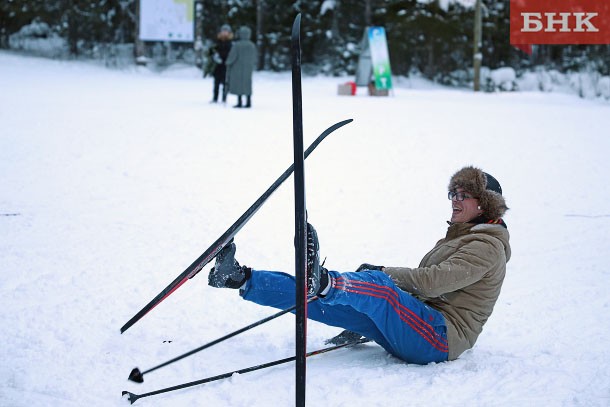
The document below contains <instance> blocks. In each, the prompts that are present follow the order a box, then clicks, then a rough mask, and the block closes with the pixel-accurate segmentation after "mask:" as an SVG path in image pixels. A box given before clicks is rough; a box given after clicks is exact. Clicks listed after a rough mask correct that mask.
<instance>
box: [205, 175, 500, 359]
mask: <svg viewBox="0 0 610 407" xmlns="http://www.w3.org/2000/svg"><path fill="white" fill-rule="evenodd" d="M448 198H449V200H450V202H451V220H450V221H449V222H448V223H449V227H448V229H447V233H446V235H445V237H444V238H442V239H441V240H439V241H438V242H437V243H436V245H435V246H434V247H433V248H432V250H430V252H428V253H427V254H426V255H425V256H424V258H423V259H422V260H421V262H420V264H419V265H418V266H417V267H403V266H396V267H386V266H375V265H371V264H368V263H364V264H362V265H361V266H360V267H359V268H358V269H357V270H356V272H342V273H340V272H337V271H332V270H330V271H329V270H326V269H325V268H324V267H322V266H320V265H319V242H318V239H317V233H316V232H315V229H314V228H313V227H312V226H311V225H309V224H308V230H307V232H308V252H307V255H308V256H307V257H308V258H307V282H308V290H309V291H308V293H309V294H310V295H311V296H317V297H318V299H317V300H315V301H313V302H311V303H310V304H309V305H308V318H311V319H314V320H316V321H320V322H322V323H325V324H328V325H332V326H337V327H341V328H344V329H346V331H345V332H343V333H342V334H340V335H338V336H337V337H336V338H335V339H336V341H341V340H343V339H345V338H348V340H349V341H353V340H354V339H358V338H360V339H361V338H362V337H366V338H369V339H372V340H373V341H375V342H376V343H378V344H379V345H380V346H382V347H383V348H384V349H385V350H386V351H388V352H389V353H391V354H392V355H394V356H396V357H398V358H400V359H402V360H404V361H406V362H409V363H416V364H427V363H431V362H444V361H448V360H454V359H457V358H458V357H459V356H460V355H461V354H462V353H463V352H464V351H466V350H468V349H471V348H472V347H473V346H474V344H475V342H476V340H477V338H478V337H479V335H480V334H481V332H482V330H483V326H484V325H485V323H486V322H487V320H488V318H489V317H490V316H491V314H492V311H493V308H494V305H495V304H496V301H497V300H498V297H499V295H500V290H501V288H502V282H503V281H504V276H505V274H506V263H507V262H508V261H509V259H510V256H511V249H510V244H509V233H508V228H507V226H506V223H505V222H504V221H503V219H502V216H504V214H505V212H506V210H507V209H508V207H507V206H506V203H505V200H504V196H503V195H502V187H501V186H500V183H499V182H498V181H497V180H496V179H495V178H494V177H493V176H491V175H490V174H487V173H485V172H483V171H482V170H480V169H478V168H475V167H472V166H468V167H464V168H462V169H460V170H459V171H457V172H456V173H455V174H454V175H453V176H452V177H451V179H450V182H449V187H448ZM208 284H209V285H211V286H213V287H228V288H239V289H240V290H239V292H240V295H241V296H242V298H243V299H245V300H248V301H252V302H255V303H257V304H260V305H266V306H271V307H275V308H280V309H286V308H289V307H291V306H293V305H294V301H295V285H296V284H295V279H294V276H292V275H290V274H287V273H282V272H273V271H265V270H253V269H251V268H249V267H246V266H240V265H239V263H238V262H237V261H236V260H235V244H231V245H229V246H226V247H225V248H224V249H223V250H222V251H221V252H220V254H219V255H218V256H217V258H216V265H215V267H214V268H213V269H212V270H211V271H210V274H209V276H208ZM333 343H337V342H333Z"/></svg>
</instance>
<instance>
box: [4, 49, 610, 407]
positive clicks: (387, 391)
mask: <svg viewBox="0 0 610 407" xmlns="http://www.w3.org/2000/svg"><path fill="white" fill-rule="evenodd" d="M349 79H351V78H339V79H337V78H304V80H303V94H304V100H303V110H304V133H305V143H306V144H309V142H311V141H312V140H313V139H314V138H315V137H316V136H317V135H318V134H319V133H320V132H321V131H322V130H324V129H325V128H326V127H328V126H330V125H331V124H333V123H335V122H337V121H339V120H342V119H347V118H353V119H354V122H353V123H352V124H349V125H348V126H346V127H344V128H342V129H340V130H338V131H337V132H335V133H334V134H333V135H332V136H330V137H329V138H328V139H327V140H325V141H324V143H323V144H321V145H320V146H319V147H318V149H317V150H316V151H315V153H314V154H313V155H312V156H311V157H310V158H309V159H308V160H307V164H306V171H307V174H306V181H307V204H308V211H309V219H310V221H311V222H312V223H313V224H314V225H315V226H316V228H317V230H318V233H319V235H320V241H321V246H322V256H323V257H327V261H326V266H327V267H329V268H331V269H336V270H345V271H347V270H353V269H355V268H356V267H357V266H358V265H359V264H360V263H362V262H369V263H374V264H383V265H406V266H412V265H416V264H418V263H419V260H420V258H421V257H422V256H423V255H424V254H425V253H426V252H427V250H428V249H429V248H431V247H432V246H433V244H434V243H435V242H436V241H437V240H438V239H439V238H441V237H442V236H443V235H444V232H445V229H446V226H447V225H446V223H445V221H446V220H447V219H448V218H449V216H450V208H451V207H450V202H449V201H448V200H447V198H446V186H447V183H448V180H449V177H450V175H451V174H452V173H453V172H454V171H456V170H457V169H459V168H461V167H462V166H463V165H466V164H474V165H477V166H480V167H481V168H483V169H484V170H485V171H488V172H490V173H491V174H493V175H494V176H495V177H496V178H498V180H499V181H500V182H501V184H502V187H503V189H504V191H505V196H506V199H507V202H508V205H509V206H510V207H511V210H510V211H509V212H508V214H507V216H506V218H505V220H506V222H507V223H508V227H509V230H510V232H511V238H512V240H511V244H512V249H513V257H512V260H511V261H510V263H509V264H508V272H507V277H506V280H505V283H504V287H503V291H502V295H501V296H500V299H499V301H498V303H497V305H496V309H495V312H494V314H493V315H492V317H491V319H490V321H489V322H488V324H487V325H486V326H485V329H484V331H483V334H482V335H481V336H480V338H479V341H478V343H477V344H476V346H475V347H474V349H473V350H472V351H468V352H466V353H465V354H464V355H462V357H461V358H460V359H458V360H457V361H454V362H449V363H442V364H436V365H428V366H415V365H408V364H405V363H403V362H401V361H400V360H397V359H395V358H393V357H391V356H388V354H387V353H386V352H384V351H383V349H381V348H380V347H379V346H377V345H374V344H367V345H361V346H358V347H356V348H351V349H344V350H339V351H336V352H333V353H329V354H325V355H320V356H316V357H313V358H311V359H309V361H308V384H307V390H308V393H307V400H308V405H312V406H313V405H328V406H365V405H366V406H410V405H429V406H458V405H460V406H462V405H475V406H539V405H545V406H608V405H610V373H609V372H608V368H607V367H608V364H609V362H610V352H608V345H609V342H608V334H609V328H610V318H609V317H608V313H609V312H610V291H609V288H608V287H609V283H610V271H609V269H608V257H609V255H610V247H609V243H608V242H610V193H609V192H608V176H609V175H610V160H608V153H609V152H610V137H609V129H610V105H609V104H608V103H607V102H600V101H588V100H583V99H579V98H577V97H575V96H568V95H561V94H545V93H538V92H536V93H495V94H484V93H481V94H474V93H473V92H470V91H461V90H459V91H458V90H447V89H443V88H439V87H433V86H428V85H426V84H422V83H417V82H413V81H407V80H398V81H397V85H398V86H397V89H396V90H395V92H394V95H393V96H392V97H387V98H384V97H377V98H373V97H368V96H366V95H364V94H362V95H358V96H356V97H345V96H337V92H336V91H337V85H338V84H340V83H342V82H344V81H346V80H349ZM254 83H255V84H254V97H253V103H254V108H253V109H251V110H237V109H232V108H231V107H230V105H231V104H233V103H234V102H235V98H234V96H230V97H229V102H230V104H229V106H227V107H223V106H222V105H213V104H209V103H208V101H209V100H210V98H211V87H212V82H211V79H209V78H206V79H202V78H201V77H200V74H199V72H198V71H196V70H195V69H193V68H187V67H182V68H174V69H171V70H167V71H165V72H163V73H161V74H159V73H153V72H151V71H149V70H147V69H135V68H134V69H131V70H124V71H112V70H106V69H103V68H100V67H97V66H93V65H89V64H85V63H81V62H58V61H52V60H44V59H37V58H31V57H22V56H17V55H14V54H10V53H0V174H1V175H0V267H1V274H0V298H2V305H1V307H0V326H1V334H0V405H2V406H83V405H84V406H123V405H128V401H127V400H126V399H122V398H121V391H122V390H129V391H132V392H134V393H138V394H141V393H144V392H148V391H152V390H155V389H158V388H163V387H167V386H171V385H175V384H179V383H183V382H187V381H192V380H197V379H201V378H204V377H207V376H213V375H216V374H220V373H224V372H228V371H231V370H236V369H240V368H243V367H247V366H251V365H256V364H260V363H264V362H267V361H271V360H275V359H280V358H284V357H287V356H291V355H292V354H293V353H294V340H293V337H294V317H293V316H292V315H285V316H283V317H281V318H279V319H277V320H275V321H273V322H271V323H268V324H266V325H262V326H260V327H257V328H255V329H253V330H251V331H249V332H247V333H245V334H242V335H240V336H238V337H235V338H232V339H229V340H227V341H225V342H223V343H222V344H220V345H217V346H215V347H212V348H210V349H207V350H204V351H202V352H200V353H198V354H196V355H194V356H191V357H190V358H188V359H185V360H183V361H180V362H177V363H175V364H173V365H171V366H168V367H166V368H163V369H159V370H156V371H154V372H151V373H149V374H148V375H146V376H145V383H143V384H140V385H138V384H135V383H132V382H128V381H127V376H128V375H129V372H130V371H131V369H132V368H133V367H135V366H138V367H140V368H141V369H142V370H146V369H148V368H151V367H153V366H156V365H158V364H160V363H162V362H164V361H166V360H168V359H171V358H173V357H174V356H177V355H180V354H182V353H184V352H187V351H188V350H191V349H193V348H196V347H198V346H200V345H202V344H204V343H207V342H209V341H211V340H213V339H215V338H217V337H219V336H222V335H224V334H226V333H228V332H231V331H234V330H236V329H238V328H241V327H242V326H245V325H247V324H249V323H251V322H253V321H256V320H258V319H261V318H263V317H265V316H268V315H271V314H272V313H275V310H271V309H266V308H263V307H259V306H256V305H254V304H251V303H247V302H245V301H242V300H241V299H240V298H239V297H238V295H237V294H236V292H235V291H233V290H220V289H212V288H210V287H208V286H207V271H208V270H209V268H210V266H211V265H208V266H207V267H206V268H205V269H204V270H203V271H202V272H201V274H200V275H198V276H197V277H195V278H194V279H192V280H190V281H189V282H187V283H186V284H185V285H184V286H183V287H182V288H180V289H179V290H178V291H176V292H175V293H174V294H173V295H172V296H171V297H169V298H168V299H167V300H166V301H164V302H163V303H162V304H161V305H159V306H158V307H157V308H155V309H154V310H153V311H152V312H151V313H150V314H148V315H147V316H146V317H145V318H143V319H142V320H141V321H140V322H139V323H137V324H136V325H134V326H133V327H132V328H131V329H129V330H128V331H127V332H125V333H124V334H122V335H121V334H120V333H119V328H120V327H121V326H122V325H123V324H124V323H125V322H126V321H127V320H128V319H129V318H130V317H131V316H132V315H134V314H135V313H136V312H137V311H138V310H139V309H140V308H141V307H143V306H144V305H145V304H146V303H147V302H148V301H150V300H151V299H152V298H153V297H154V296H155V295H156V294H157V293H158V292H159V291H160V290H161V289H163V288H164V287H165V286H166V285H167V284H169V283H170V282H171V281H172V280H173V279H174V278H175V277H176V276H177V275H178V274H180V273H181V272H182V271H183V270H184V269H185V268H186V267H187V266H188V265H190V264H191V262H192V261H193V260H195V259H196V258H197V257H198V256H199V255H200V254H201V253H202V252H203V251H204V250H205V249H206V248H207V247H208V246H209V245H210V244H211V243H212V242H213V241H214V240H215V239H216V238H217V237H218V236H219V235H220V234H221V233H222V232H224V231H225V230H226V229H227V228H228V227H229V226H230V225H231V224H232V223H233V221H235V220H236V219H237V218H238V217H239V216H240V215H241V213H242V212H243V211H244V210H246V209H247V208H248V207H249V206H250V204H251V203H252V202H253V201H254V200H255V199H256V198H257V197H258V196H259V195H260V194H261V193H262V192H263V191H264V190H265V189H266V188H267V187H268V186H269V184H270V183H271V182H272V181H274V180H275V179H276V178H277V176H279V174H280V173H281V172H282V171H283V170H284V169H285V168H286V167H288V165H290V163H291V159H292V108H291V100H290V99H291V85H290V75H289V74H271V73H257V74H256V75H255V80H254ZM359 93H364V90H363V89H359ZM293 225H294V222H293V191H292V178H291V179H290V180H289V181H287V182H286V183H285V185H283V186H282V187H281V188H280V189H279V190H278V191H277V192H276V194H275V195H274V196H272V197H271V198H270V199H269V201H268V202H267V204H265V206H264V207H263V208H262V209H261V210H260V212H259V213H258V214H257V215H256V216H255V217H254V218H253V219H252V220H251V221H250V223H248V224H247V225H246V227H244V229H243V230H242V231H241V232H240V233H239V235H238V236H237V238H236V243H237V246H238V253H237V258H238V260H239V261H240V262H241V263H242V264H247V265H249V266H252V267H255V268H256V267H258V268H267V269H277V270H285V271H288V272H290V271H291V270H293V264H294V249H293V245H292V240H293ZM338 332H339V330H338V329H336V328H331V327H327V326H324V325H321V324H318V323H315V322H310V324H309V339H308V344H309V348H310V349H311V350H313V349H317V348H320V347H323V346H324V344H323V342H324V339H326V338H328V337H330V336H333V335H334V334H336V333H338ZM293 401H294V367H293V365H292V364H286V365H282V366H278V367H274V368H270V369H266V370H263V371H259V372H255V373H248V374H244V375H240V376H234V377H232V378H230V379H228V380H224V381H218V382H214V383H210V384H206V385H203V386H198V387H193V388H190V389H187V390H180V391H176V392H172V393H167V394H164V395H159V396H152V397H148V398H145V399H141V400H138V401H137V402H136V403H137V405H141V406H177V405H179V406H203V405H205V406H225V405H227V406H229V405H230V406H269V405H276V406H289V405H292V404H293Z"/></svg>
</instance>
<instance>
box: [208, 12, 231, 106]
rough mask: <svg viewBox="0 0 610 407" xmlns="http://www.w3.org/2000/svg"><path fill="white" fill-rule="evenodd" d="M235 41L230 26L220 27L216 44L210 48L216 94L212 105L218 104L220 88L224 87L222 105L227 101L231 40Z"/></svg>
mask: <svg viewBox="0 0 610 407" xmlns="http://www.w3.org/2000/svg"><path fill="white" fill-rule="evenodd" d="M232 39H233V31H232V30H231V27H230V26H229V25H228V24H224V25H223V26H222V27H220V31H219V32H218V35H217V36H216V44H214V46H213V47H212V48H210V51H209V52H210V59H211V60H212V61H213V63H214V69H213V71H212V75H214V94H213V97H212V103H218V95H219V93H220V86H222V103H226V101H227V89H226V88H227V85H226V77H227V65H226V61H227V57H228V56H229V52H230V51H231V45H232V43H231V40H232Z"/></svg>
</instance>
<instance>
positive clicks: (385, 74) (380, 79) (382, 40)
mask: <svg viewBox="0 0 610 407" xmlns="http://www.w3.org/2000/svg"><path fill="white" fill-rule="evenodd" d="M368 40H369V41H368V42H369V48H370V52H371V61H372V64H373V77H374V80H375V88H377V89H392V68H391V67H390V54H389V52H388V41H387V39H386V36H385V29H384V28H383V27H369V28H368Z"/></svg>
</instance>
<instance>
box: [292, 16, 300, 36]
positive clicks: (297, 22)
mask: <svg viewBox="0 0 610 407" xmlns="http://www.w3.org/2000/svg"><path fill="white" fill-rule="evenodd" d="M300 31H301V13H299V14H297V16H296V17H295V18H294V23H293V24H292V36H293V37H295V36H298V35H299V34H300Z"/></svg>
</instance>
